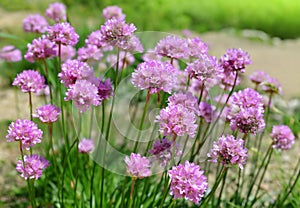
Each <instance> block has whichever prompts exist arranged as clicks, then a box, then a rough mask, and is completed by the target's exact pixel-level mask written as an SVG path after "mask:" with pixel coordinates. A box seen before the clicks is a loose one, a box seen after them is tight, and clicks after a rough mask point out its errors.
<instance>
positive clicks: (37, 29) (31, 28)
mask: <svg viewBox="0 0 300 208" xmlns="http://www.w3.org/2000/svg"><path fill="white" fill-rule="evenodd" d="M47 27H48V22H47V20H46V19H45V18H44V17H43V16H42V15H40V14H30V15H28V17H26V18H25V19H24V20H23V30H24V31H25V32H33V33H44V32H46V30H47Z"/></svg>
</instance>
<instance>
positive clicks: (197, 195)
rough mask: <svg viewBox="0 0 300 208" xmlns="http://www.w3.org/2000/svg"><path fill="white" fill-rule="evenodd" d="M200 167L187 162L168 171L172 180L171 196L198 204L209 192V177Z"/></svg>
mask: <svg viewBox="0 0 300 208" xmlns="http://www.w3.org/2000/svg"><path fill="white" fill-rule="evenodd" d="M203 173H204V171H203V170H201V169H200V166H199V165H195V164H194V163H190V162H189V161H186V162H185V163H184V164H180V165H178V166H174V167H173V168H172V170H169V171H168V175H169V176H170V178H171V187H170V189H171V195H173V196H174V199H177V198H185V199H186V200H190V201H193V202H194V203H195V204H198V203H199V201H200V200H201V199H202V197H203V196H204V194H205V192H206V190H207V186H208V183H207V177H206V176H205V175H203Z"/></svg>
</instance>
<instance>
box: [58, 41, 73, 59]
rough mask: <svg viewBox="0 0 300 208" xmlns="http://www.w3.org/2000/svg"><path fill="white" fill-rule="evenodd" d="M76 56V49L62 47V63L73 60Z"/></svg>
mask: <svg viewBox="0 0 300 208" xmlns="http://www.w3.org/2000/svg"><path fill="white" fill-rule="evenodd" d="M75 55H76V49H75V48H74V47H73V46H70V45H62V46H61V52H60V57H61V61H62V62H66V61H68V60H70V59H72V58H73V57H74V56H75Z"/></svg>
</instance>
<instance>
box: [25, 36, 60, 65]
mask: <svg viewBox="0 0 300 208" xmlns="http://www.w3.org/2000/svg"><path fill="white" fill-rule="evenodd" d="M27 49H28V51H27V53H26V54H25V55H24V58H25V59H26V60H27V61H29V62H34V61H35V60H41V59H47V58H52V57H54V56H57V55H58V51H57V46H56V44H55V43H53V42H52V41H50V40H49V39H48V38H47V36H42V37H40V38H37V39H33V41H32V43H31V44H30V43H29V44H27Z"/></svg>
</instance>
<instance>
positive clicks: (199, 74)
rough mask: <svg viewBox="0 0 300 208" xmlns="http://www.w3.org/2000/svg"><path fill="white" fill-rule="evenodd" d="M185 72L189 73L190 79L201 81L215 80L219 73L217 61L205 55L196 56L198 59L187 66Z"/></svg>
mask: <svg viewBox="0 0 300 208" xmlns="http://www.w3.org/2000/svg"><path fill="white" fill-rule="evenodd" d="M185 70H186V71H187V72H188V73H189V75H190V77H191V78H193V77H194V78H196V79H199V80H201V81H206V80H207V79H215V78H217V76H219V74H220V73H221V68H220V66H219V63H218V59H217V58H216V57H214V56H209V55H207V54H200V55H199V54H198V58H197V59H196V60H195V61H194V62H192V63H190V64H188V66H187V67H186V69H185Z"/></svg>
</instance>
